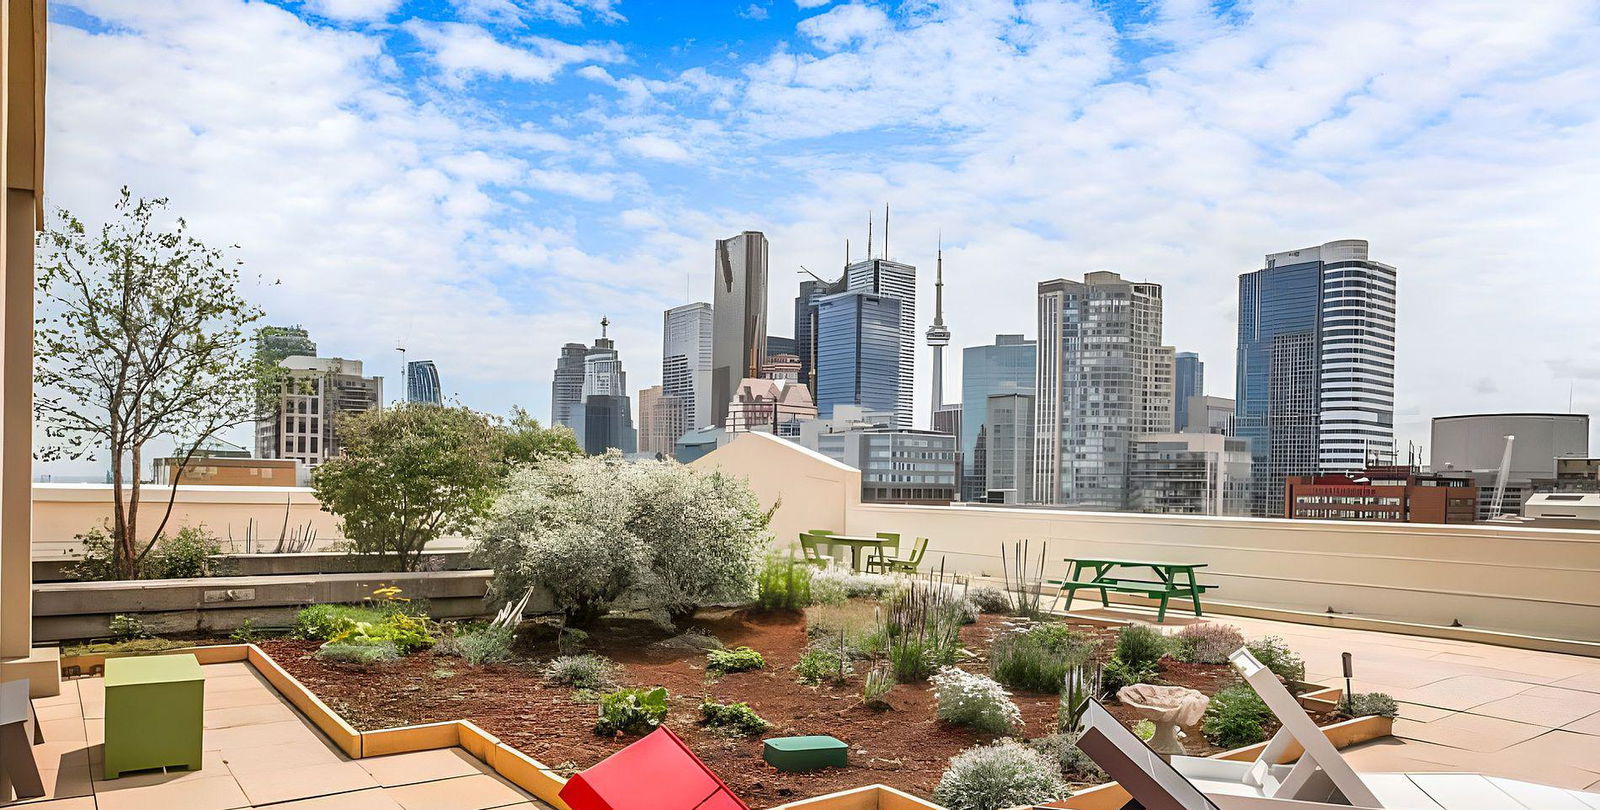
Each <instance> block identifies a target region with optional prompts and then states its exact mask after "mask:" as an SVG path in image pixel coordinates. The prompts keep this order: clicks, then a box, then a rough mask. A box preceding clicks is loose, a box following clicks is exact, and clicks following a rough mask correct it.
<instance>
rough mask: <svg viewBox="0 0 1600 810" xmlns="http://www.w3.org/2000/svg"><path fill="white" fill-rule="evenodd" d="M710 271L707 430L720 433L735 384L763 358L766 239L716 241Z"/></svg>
mask: <svg viewBox="0 0 1600 810" xmlns="http://www.w3.org/2000/svg"><path fill="white" fill-rule="evenodd" d="M712 269H713V280H712V285H713V287H714V292H713V295H712V299H711V309H712V316H713V321H714V324H713V327H712V331H711V424H714V425H716V426H718V427H722V426H723V424H724V423H725V422H726V420H727V416H728V403H729V402H732V401H733V394H734V389H735V388H736V387H738V385H739V381H740V380H744V379H746V378H751V377H760V376H761V363H762V361H764V360H766V358H767V237H766V236H765V235H763V234H762V233H761V232H760V231H745V232H744V233H741V234H739V235H738V236H735V237H733V238H731V239H718V240H717V246H716V250H715V256H713V268H712Z"/></svg>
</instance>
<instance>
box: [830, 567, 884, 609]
mask: <svg viewBox="0 0 1600 810" xmlns="http://www.w3.org/2000/svg"><path fill="white" fill-rule="evenodd" d="M895 587H896V582H895V579H894V577H889V576H884V575H883V574H863V573H857V572H855V571H851V570H850V569H848V568H824V569H822V570H821V571H817V572H816V573H814V574H812V575H811V602H812V604H816V605H842V604H844V603H845V602H847V601H849V600H851V599H861V598H868V599H877V598H878V597H880V596H883V595H884V594H886V593H889V592H890V591H892V590H894V589H895Z"/></svg>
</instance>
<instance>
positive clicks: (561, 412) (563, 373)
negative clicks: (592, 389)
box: [550, 343, 589, 427]
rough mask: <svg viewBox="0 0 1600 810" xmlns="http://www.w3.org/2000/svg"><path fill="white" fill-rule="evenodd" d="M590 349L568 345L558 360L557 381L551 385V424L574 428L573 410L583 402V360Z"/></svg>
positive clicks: (577, 345) (576, 344) (577, 344)
mask: <svg viewBox="0 0 1600 810" xmlns="http://www.w3.org/2000/svg"><path fill="white" fill-rule="evenodd" d="M587 354H589V347H588V346H587V345H585V344H582V343H568V344H565V345H563V346H562V347H561V356H560V357H557V358H556V373H555V379H554V380H553V381H552V382H551V383H550V424H552V425H566V426H568V427H571V426H572V410H573V409H574V408H576V407H578V405H579V404H581V403H582V402H583V373H584V372H583V358H584V356H585V355H587Z"/></svg>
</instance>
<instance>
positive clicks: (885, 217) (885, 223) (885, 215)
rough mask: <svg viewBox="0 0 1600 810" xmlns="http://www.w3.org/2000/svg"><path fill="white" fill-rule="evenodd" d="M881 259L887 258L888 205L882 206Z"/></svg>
mask: <svg viewBox="0 0 1600 810" xmlns="http://www.w3.org/2000/svg"><path fill="white" fill-rule="evenodd" d="M883 258H885V259H887V258H889V204H888V203H884V204H883Z"/></svg>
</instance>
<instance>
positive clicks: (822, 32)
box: [797, 3, 890, 51]
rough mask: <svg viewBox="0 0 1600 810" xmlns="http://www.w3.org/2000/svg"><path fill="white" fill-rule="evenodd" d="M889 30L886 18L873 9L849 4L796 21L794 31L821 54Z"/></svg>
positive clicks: (877, 9) (887, 17) (878, 9)
mask: <svg viewBox="0 0 1600 810" xmlns="http://www.w3.org/2000/svg"><path fill="white" fill-rule="evenodd" d="M889 28H890V24H889V15H888V14H886V13H884V11H883V9H881V8H878V7H877V6H869V5H862V4H861V3H851V4H850V5H847V6H836V7H835V8H833V9H832V10H830V11H827V12H825V13H822V14H818V15H817V16H815V17H808V18H806V19H804V20H801V21H800V25H799V27H798V29H797V30H798V31H799V32H800V33H801V34H802V35H804V36H806V37H807V38H809V39H810V40H811V41H812V43H813V44H815V45H816V46H817V47H818V48H821V49H822V50H825V51H836V50H839V49H840V48H842V47H844V46H845V45H850V44H852V43H857V42H863V41H865V40H866V39H867V38H868V37H871V36H873V35H874V34H880V33H882V32H884V31H887V30H888V29H889Z"/></svg>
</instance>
